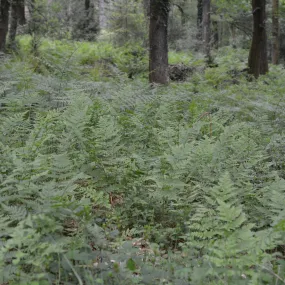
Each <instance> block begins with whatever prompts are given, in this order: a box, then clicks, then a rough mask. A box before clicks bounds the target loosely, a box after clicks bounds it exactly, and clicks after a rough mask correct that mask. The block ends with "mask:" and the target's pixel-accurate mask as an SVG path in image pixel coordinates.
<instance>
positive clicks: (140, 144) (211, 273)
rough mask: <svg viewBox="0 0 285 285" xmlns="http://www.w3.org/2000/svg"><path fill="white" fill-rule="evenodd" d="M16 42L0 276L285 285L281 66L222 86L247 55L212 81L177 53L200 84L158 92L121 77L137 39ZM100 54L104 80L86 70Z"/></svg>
mask: <svg viewBox="0 0 285 285" xmlns="http://www.w3.org/2000/svg"><path fill="white" fill-rule="evenodd" d="M20 43H21V46H22V50H21V52H20V55H19V56H18V57H15V58H11V59H7V60H6V62H5V63H4V64H2V65H1V67H0V82H1V84H0V122H1V123H0V160H1V165H0V194H1V195H0V197H1V198H0V209H1V215H0V244H1V247H0V282H2V283H5V282H9V284H116V285H117V284H122V285H123V284H124V285H125V284H150V285H151V284H185V285H186V284H256V285H257V284H276V283H277V284H278V282H279V281H280V282H279V283H280V284H281V280H283V279H284V276H283V275H284V270H283V268H284V264H283V258H284V252H283V251H282V246H283V245H284V237H285V235H284V220H285V216H284V202H285V192H284V189H285V182H284V166H285V159H284V133H283V130H284V121H285V118H284V106H283V105H284V104H283V103H282V102H283V101H284V100H283V94H284V84H283V80H282V79H280V77H279V76H280V75H281V76H283V75H284V69H283V68H281V67H276V68H273V69H272V72H271V73H269V74H268V75H267V76H264V77H261V78H260V79H259V81H251V82H248V81H247V80H246V76H244V74H243V73H242V72H241V73H240V74H239V76H238V77H237V78H235V80H237V84H235V85H233V84H225V81H227V80H233V78H232V73H233V72H240V70H241V69H243V68H244V52H243V51H240V50H235V51H233V50H230V49H228V50H227V51H228V55H227V56H222V55H221V54H222V53H221V54H218V55H217V58H216V62H217V63H218V66H217V67H213V68H211V69H206V71H205V72H204V71H203V66H202V61H201V60H199V59H198V60H197V59H196V57H195V58H194V57H192V56H190V55H189V54H184V53H179V54H175V53H172V54H171V60H172V61H173V62H178V61H179V62H180V61H190V62H191V64H193V65H194V66H195V67H197V70H195V73H194V74H193V76H192V78H191V81H189V82H184V83H179V84H171V85H170V86H168V87H161V88H150V87H148V86H146V84H145V83H144V82H143V81H141V80H132V81H126V77H124V76H123V72H124V73H128V72H130V68H128V67H126V65H127V62H128V61H129V60H130V58H132V57H134V56H135V55H133V54H132V52H133V48H131V47H129V46H125V47H124V48H117V47H112V46H111V45H110V44H107V43H98V44H91V43H70V42H68V41H62V42H60V41H48V40H43V41H42V44H41V47H40V49H39V54H38V56H33V55H31V54H30V52H29V39H28V38H20ZM135 49H137V50H138V52H139V53H140V52H142V50H141V49H139V48H138V47H135ZM139 56H141V57H142V58H143V59H144V58H145V56H144V54H143V55H139ZM139 58H140V57H139ZM35 59H37V60H38V61H37V62H36V61H35ZM102 59H105V60H107V59H108V60H111V61H113V62H114V63H115V64H116V65H117V68H118V69H119V72H118V73H117V74H116V76H114V77H113V78H112V79H110V78H109V80H108V82H104V78H102V77H99V75H98V76H97V77H96V80H101V82H92V76H90V77H88V76H89V75H90V74H91V73H88V76H86V73H85V74H79V73H80V72H82V71H83V70H84V68H86V66H87V65H94V64H96V62H98V61H99V60H102ZM35 62H36V63H37V64H35ZM137 63H138V66H140V65H142V66H143V65H144V63H142V61H141V60H140V59H138V61H137ZM38 65H39V66H40V69H39V67H38V68H36V67H37V66H38ZM124 68H126V69H124ZM199 68H200V69H199ZM98 69H99V71H100V72H102V73H103V71H102V68H101V67H98ZM100 74H101V73H100ZM283 77H284V76H283ZM221 78H222V79H221ZM130 82H131V83H130ZM225 87H226V88H225ZM277 280H279V281H277Z"/></svg>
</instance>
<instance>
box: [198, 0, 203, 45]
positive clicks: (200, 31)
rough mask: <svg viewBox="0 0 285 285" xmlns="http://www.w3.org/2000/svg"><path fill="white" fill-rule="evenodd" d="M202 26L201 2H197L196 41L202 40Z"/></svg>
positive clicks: (201, 0)
mask: <svg viewBox="0 0 285 285" xmlns="http://www.w3.org/2000/svg"><path fill="white" fill-rule="evenodd" d="M202 24H203V0H198V2H197V29H198V33H197V39H198V40H202Z"/></svg>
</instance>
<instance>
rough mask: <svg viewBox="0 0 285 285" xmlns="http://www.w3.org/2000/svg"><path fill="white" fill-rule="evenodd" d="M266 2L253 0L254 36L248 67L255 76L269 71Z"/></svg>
mask: <svg viewBox="0 0 285 285" xmlns="http://www.w3.org/2000/svg"><path fill="white" fill-rule="evenodd" d="M265 4H266V3H265V0H252V14H253V37H252V43H251V49H250V53H249V59H248V67H249V74H252V75H254V77H255V78H258V77H259V75H260V74H266V73H267V72H268V59H267V37H266V29H265V21H266V13H265Z"/></svg>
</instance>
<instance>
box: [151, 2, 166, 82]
mask: <svg viewBox="0 0 285 285" xmlns="http://www.w3.org/2000/svg"><path fill="white" fill-rule="evenodd" d="M169 9H170V4H169V0H150V24H149V45H150V49H149V81H150V83H159V84H167V83H168V43H167V27H168V15H169Z"/></svg>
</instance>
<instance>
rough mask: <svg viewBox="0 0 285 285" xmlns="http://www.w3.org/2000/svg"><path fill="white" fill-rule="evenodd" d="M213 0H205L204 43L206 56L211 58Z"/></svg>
mask: <svg viewBox="0 0 285 285" xmlns="http://www.w3.org/2000/svg"><path fill="white" fill-rule="evenodd" d="M210 42H211V0H203V44H204V52H205V54H206V57H207V58H208V59H210Z"/></svg>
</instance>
